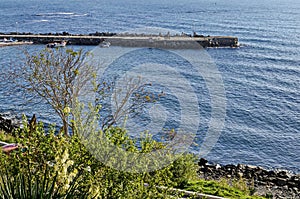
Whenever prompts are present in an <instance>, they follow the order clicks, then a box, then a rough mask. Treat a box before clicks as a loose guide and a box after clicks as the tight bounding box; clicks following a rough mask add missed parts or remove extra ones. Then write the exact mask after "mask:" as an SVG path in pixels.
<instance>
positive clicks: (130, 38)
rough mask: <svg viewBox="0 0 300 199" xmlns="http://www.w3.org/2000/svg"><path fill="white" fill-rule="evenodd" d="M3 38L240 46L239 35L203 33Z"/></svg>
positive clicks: (15, 36) (35, 41)
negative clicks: (204, 34)
mask: <svg viewBox="0 0 300 199" xmlns="http://www.w3.org/2000/svg"><path fill="white" fill-rule="evenodd" d="M1 38H12V39H16V40H18V41H23V42H24V41H30V42H33V44H47V43H51V42H54V41H57V40H66V41H67V42H68V43H67V44H68V45H99V44H101V43H102V42H104V41H108V42H110V43H111V45H113V46H123V47H154V48H175V49H176V48H196V49H197V48H199V45H200V46H202V47H238V46H239V42H238V38H237V37H231V36H203V35H194V36H190V35H189V36H187V35H175V36H170V35H145V34H140V35H137V34H135V35H133V34H131V35H117V34H113V33H112V34H106V35H97V34H89V35H71V34H16V33H14V34H0V39H1Z"/></svg>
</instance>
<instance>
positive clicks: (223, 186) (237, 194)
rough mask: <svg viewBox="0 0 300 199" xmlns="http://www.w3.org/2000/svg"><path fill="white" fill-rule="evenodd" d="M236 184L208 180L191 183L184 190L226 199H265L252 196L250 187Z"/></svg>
mask: <svg viewBox="0 0 300 199" xmlns="http://www.w3.org/2000/svg"><path fill="white" fill-rule="evenodd" d="M241 183H243V182H242V181H241V182H240V183H238V182H235V183H232V184H233V185H229V182H228V181H227V180H221V181H212V180H211V181H207V180H195V181H190V182H189V183H188V184H187V185H185V186H184V187H183V189H185V190H188V191H194V192H198V193H203V194H209V195H215V196H220V197H225V198H234V199H264V197H261V196H255V195H251V193H252V190H251V188H249V187H246V186H244V185H242V184H241Z"/></svg>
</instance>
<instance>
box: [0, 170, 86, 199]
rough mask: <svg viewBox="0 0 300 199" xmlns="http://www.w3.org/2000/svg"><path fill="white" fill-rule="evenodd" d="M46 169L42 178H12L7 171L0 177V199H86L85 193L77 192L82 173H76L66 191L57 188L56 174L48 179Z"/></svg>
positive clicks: (23, 175) (22, 175)
mask: <svg viewBox="0 0 300 199" xmlns="http://www.w3.org/2000/svg"><path fill="white" fill-rule="evenodd" d="M49 173H50V171H49V169H48V167H47V168H46V170H45V171H44V174H43V175H42V176H38V175H32V174H25V173H19V174H18V175H17V176H12V175H11V174H10V173H9V172H8V171H7V169H6V170H5V171H4V174H1V175H0V198H1V199H15V198H18V199H51V198H63V199H69V198H87V194H86V193H82V192H80V191H78V185H79V183H78V181H79V178H80V176H81V175H82V172H78V174H77V175H76V176H75V178H74V179H73V180H72V182H71V183H70V186H69V188H68V189H67V190H62V189H61V187H62V186H57V183H58V181H57V177H58V173H56V175H54V176H53V177H49V176H51V175H49Z"/></svg>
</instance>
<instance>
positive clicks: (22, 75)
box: [14, 48, 94, 136]
mask: <svg viewBox="0 0 300 199" xmlns="http://www.w3.org/2000/svg"><path fill="white" fill-rule="evenodd" d="M25 56H26V59H25V64H24V65H21V66H19V67H17V71H15V73H14V74H15V76H17V78H18V79H20V80H21V82H22V87H23V88H25V89H26V90H27V91H29V92H31V93H33V94H36V95H38V96H40V97H42V98H43V99H44V100H46V102H47V103H49V104H50V105H51V106H52V107H53V109H54V110H55V111H56V113H57V114H58V116H59V117H60V119H61V120H62V124H63V127H62V130H63V132H64V134H65V135H66V136H68V135H69V131H68V129H69V127H71V128H72V124H71V123H70V121H71V120H70V117H72V114H71V108H72V107H73V106H74V105H75V103H76V99H77V97H78V95H79V92H80V91H81V90H82V88H83V87H84V86H85V85H86V84H87V83H88V82H89V81H92V79H93V76H94V75H93V74H94V70H93V67H92V65H91V64H89V62H88V61H87V58H88V57H89V52H84V51H83V50H82V49H81V50H79V51H74V50H72V49H49V48H45V49H43V50H42V51H40V52H36V53H33V54H32V53H30V52H28V51H25ZM24 82H25V84H24Z"/></svg>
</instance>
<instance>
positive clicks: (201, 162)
mask: <svg viewBox="0 0 300 199" xmlns="http://www.w3.org/2000/svg"><path fill="white" fill-rule="evenodd" d="M207 162H208V161H207V160H206V159H204V158H201V159H200V160H199V162H198V165H199V166H205V165H206V163H207Z"/></svg>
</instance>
